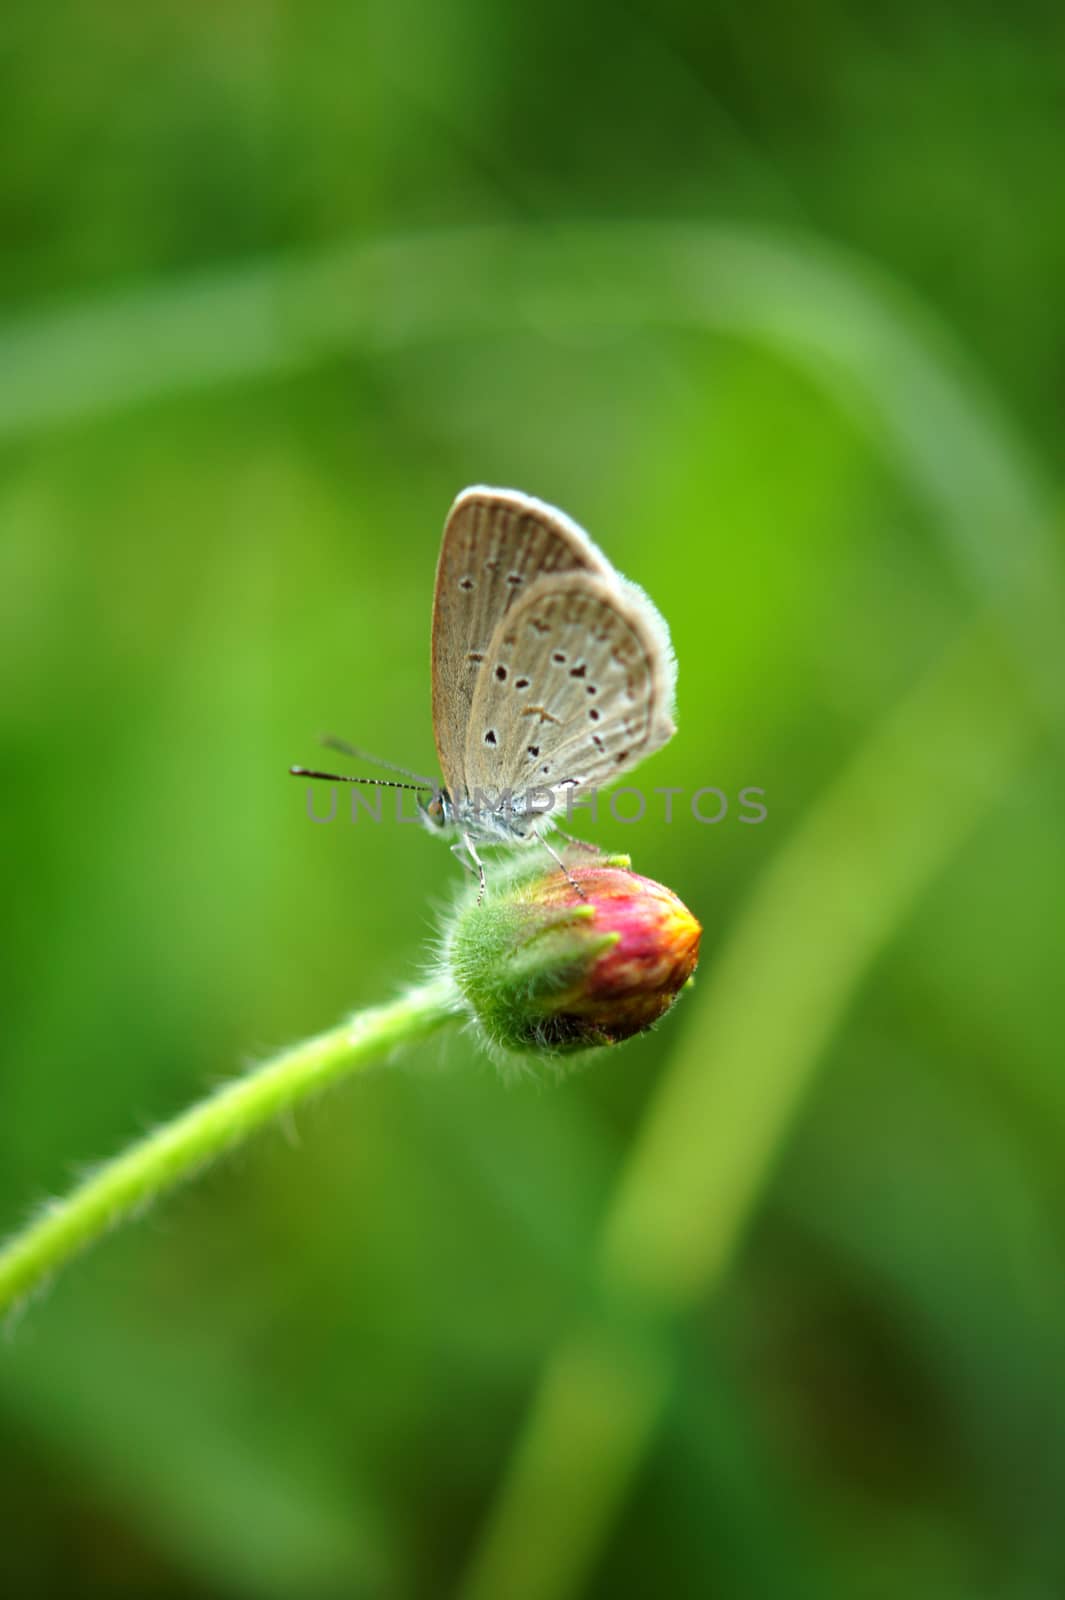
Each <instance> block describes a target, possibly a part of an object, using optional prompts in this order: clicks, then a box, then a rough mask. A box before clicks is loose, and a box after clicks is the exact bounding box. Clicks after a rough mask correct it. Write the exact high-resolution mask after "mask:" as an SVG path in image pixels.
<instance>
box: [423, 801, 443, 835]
mask: <svg viewBox="0 0 1065 1600" xmlns="http://www.w3.org/2000/svg"><path fill="white" fill-rule="evenodd" d="M425 815H426V816H427V817H428V818H429V821H430V822H435V824H436V826H437V827H438V828H442V827H443V826H444V821H445V818H444V802H443V801H442V800H441V799H440V797H439V795H436V796H434V798H433V799H432V800H430V801H429V802H428V804H427V805H426V807H425Z"/></svg>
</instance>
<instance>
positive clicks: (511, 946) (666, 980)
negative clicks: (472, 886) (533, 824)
mask: <svg viewBox="0 0 1065 1600" xmlns="http://www.w3.org/2000/svg"><path fill="white" fill-rule="evenodd" d="M495 876H496V874H493V877H495ZM571 878H572V879H573V880H575V881H576V883H577V884H579V886H580V891H579V892H578V889H576V888H575V887H574V882H573V881H571ZM489 881H490V883H491V881H492V880H491V879H490V880H489ZM701 933H702V929H701V928H700V926H699V924H698V923H697V922H696V920H695V918H694V917H693V916H692V914H691V912H690V911H689V910H688V909H687V907H686V906H684V905H683V903H682V902H681V901H680V900H678V899H677V896H676V895H675V894H673V892H672V891H671V890H670V889H665V888H663V886H662V885H661V884H660V883H654V882H653V881H652V880H651V879H650V878H643V877H641V876H640V875H639V873H636V872H633V871H632V870H631V869H630V867H629V864H628V858H627V857H601V858H600V859H599V860H597V861H596V862H594V863H593V864H591V865H581V866H572V867H571V869H570V876H567V875H566V873H564V872H551V873H548V874H544V873H542V872H540V871H535V872H533V873H530V872H529V871H528V870H527V869H526V870H525V871H520V870H517V871H512V872H511V874H510V875H508V876H507V877H506V878H505V879H504V880H503V883H502V886H501V887H500V888H498V889H496V888H494V887H493V888H492V889H491V890H490V893H489V896H488V898H487V899H486V900H485V902H484V903H483V904H482V905H475V904H473V903H467V904H466V905H465V906H464V907H462V908H461V909H460V910H459V912H458V915H457V917H456V919H455V922H454V923H453V925H452V927H451V929H450V931H449V934H448V938H447V958H448V961H449V964H450V966H451V968H452V971H453V973H454V976H455V979H456V982H457V983H458V986H459V989H460V990H461V992H462V994H463V996H464V998H465V999H466V1001H467V1003H468V1004H469V1005H470V1007H471V1009H472V1011H473V1012H474V1014H475V1016H476V1017H477V1019H478V1021H479V1022H480V1024H481V1026H482V1028H483V1029H484V1032H485V1034H486V1035H487V1037H488V1039H489V1041H490V1042H491V1043H492V1044H495V1045H497V1046H502V1047H503V1048H504V1049H507V1050H518V1051H537V1052H540V1053H545V1054H564V1053H567V1052H570V1051H574V1050H587V1049H589V1048H591V1047H593V1046H596V1045H605V1044H617V1043H619V1042H620V1041H621V1040H623V1039H628V1038H631V1036H632V1035H633V1034H635V1033H641V1032H643V1030H644V1029H646V1028H649V1027H651V1026H652V1025H653V1024H654V1023H655V1022H657V1021H658V1019H659V1018H660V1017H661V1016H663V1015H664V1014H665V1012H666V1011H668V1010H669V1008H670V1006H671V1005H672V1004H673V1002H674V1000H675V999H676V997H677V995H678V994H679V992H680V990H681V989H682V988H683V987H684V985H685V984H686V983H687V982H688V980H689V978H690V977H691V975H692V973H693V972H694V970H695V964H696V961H697V960H698V956H699V939H700V936H701Z"/></svg>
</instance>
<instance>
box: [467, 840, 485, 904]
mask: <svg viewBox="0 0 1065 1600" xmlns="http://www.w3.org/2000/svg"><path fill="white" fill-rule="evenodd" d="M462 845H463V848H464V849H465V851H466V855H467V856H468V858H469V861H470V862H471V863H472V865H471V866H470V868H469V870H470V871H471V872H473V871H476V873H477V876H478V878H479V879H480V882H481V886H480V888H479V889H478V891H477V904H478V905H480V903H481V901H482V900H483V899H484V892H485V890H486V889H487V888H488V879H487V878H486V877H485V873H484V862H483V861H482V860H481V858H480V856H479V855H478V854H477V850H476V847H475V845H474V842H473V840H472V839H471V838H470V836H469V834H468V833H464V834H463V835H462ZM465 864H466V863H464V865H465Z"/></svg>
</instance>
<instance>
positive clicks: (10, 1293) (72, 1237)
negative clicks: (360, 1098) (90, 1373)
mask: <svg viewBox="0 0 1065 1600" xmlns="http://www.w3.org/2000/svg"><path fill="white" fill-rule="evenodd" d="M459 1006H460V1002H459V999H458V995H457V993H456V990H455V987H454V985H453V983H452V982H451V980H450V979H449V978H439V979H435V980H434V981H432V982H430V983H426V984H423V985H421V986H420V987H419V988H416V989H410V990H408V991H407V993H406V994H404V995H402V996H401V997H400V998H399V999H398V1000H395V1001H392V1002H391V1003H390V1004H388V1005H383V1006H375V1007H373V1008H372V1009H370V1010H368V1011H362V1012H359V1013H358V1014H357V1015H356V1016H354V1017H351V1018H349V1019H348V1020H347V1021H346V1022H344V1023H342V1024H341V1026H340V1027H338V1028H333V1029H331V1030H330V1031H329V1032H328V1033H321V1034H318V1035H317V1036H316V1037H315V1038H313V1039H306V1040H304V1041H303V1043H302V1044H297V1045H294V1046H293V1047H292V1048H291V1049H289V1050H285V1051H283V1052H282V1053H281V1055H279V1056H275V1057H274V1059H273V1060H271V1061H265V1062H263V1063H262V1065H261V1066H258V1067H255V1068H253V1069H252V1070H251V1071H250V1072H248V1073H246V1074H245V1075H244V1076H243V1077H240V1078H236V1079H234V1080H233V1082H231V1083H227V1084H226V1085H225V1086H224V1087H223V1088H221V1089H219V1090H218V1091H217V1092H216V1093H214V1094H211V1095H209V1096H208V1097H207V1098H206V1099H204V1100H201V1101H199V1102H198V1103H197V1104H196V1105H193V1106H190V1108H189V1109H188V1110H187V1111H183V1112H181V1114H180V1115H179V1116H177V1117H175V1118H174V1119H173V1121H171V1122H167V1123H164V1124H163V1125H162V1126H161V1127H159V1128H156V1129H155V1130H154V1131H153V1132H152V1133H149V1134H147V1135H146V1136H145V1137H144V1138H143V1139H140V1140H138V1141H137V1143H136V1144H134V1145H131V1146H130V1148H129V1149H128V1150H125V1151H123V1152H122V1153H121V1154H120V1155H117V1156H114V1157H113V1158H112V1159H111V1160H110V1161H107V1162H105V1163H104V1165H103V1166H101V1167H100V1168H98V1170H97V1171H96V1172H94V1173H93V1174H92V1175H91V1176H90V1177H88V1178H86V1179H85V1181H84V1182H83V1183H81V1184H80V1185H79V1186H78V1188H76V1189H75V1190H74V1191H73V1193H72V1194H69V1195H67V1196H66V1198H65V1199H62V1200H55V1201H51V1202H49V1203H48V1205H47V1206H46V1207H45V1208H44V1210H43V1211H42V1212H41V1214H40V1215H39V1216H37V1217H36V1218H34V1220H33V1221H31V1222H29V1223H27V1225H26V1226H25V1227H24V1228H23V1229H22V1230H21V1231H20V1232H19V1233H16V1234H15V1235H14V1237H13V1238H11V1239H10V1240H9V1241H8V1243H7V1244H6V1245H5V1246H4V1248H3V1249H2V1250H0V1312H2V1311H4V1310H6V1309H7V1308H8V1307H10V1306H11V1305H13V1304H14V1303H15V1302H16V1301H18V1300H20V1299H21V1298H22V1297H23V1296H24V1295H26V1294H27V1293H29V1291H30V1290H32V1289H34V1288H35V1287H37V1285H38V1284H40V1283H41V1282H43V1280H44V1279H46V1278H48V1277H50V1276H51V1274H52V1273H54V1272H55V1271H56V1270H57V1269H58V1268H59V1267H61V1266H63V1265H64V1264H65V1263H66V1262H67V1261H69V1260H70V1259H71V1257H72V1256H74V1255H75V1254H77V1252H78V1251H79V1250H82V1249H84V1248H85V1246H86V1245H88V1244H91V1243H92V1242H93V1240H95V1239H98V1238H99V1237H100V1235H101V1234H102V1233H104V1232H105V1231H106V1230H107V1229H108V1228H109V1227H111V1226H113V1224H115V1223H116V1222H120V1221H122V1220H123V1219H124V1218H125V1217H128V1216H130V1215H131V1214H133V1213H134V1212H137V1211H140V1210H142V1209H144V1208H145V1207H147V1206H148V1205H150V1204H151V1202H152V1201H153V1200H156V1199H158V1197H159V1196H160V1195H162V1194H164V1193H165V1192H166V1191H167V1190H168V1189H172V1188H174V1187H176V1185H177V1184H179V1183H181V1182H182V1181H183V1180H184V1179H186V1178H189V1177H191V1176H192V1175H193V1174H194V1173H196V1172H198V1171H200V1170H201V1169H202V1168H203V1167H205V1166H206V1165H207V1163H208V1162H210V1161H213V1160H214V1158H215V1157H216V1156H219V1155H221V1154H223V1153H224V1152H225V1151H228V1150H231V1149H233V1148H234V1147H235V1146H236V1145H238V1144H240V1143H242V1142H243V1140H245V1139H247V1138H248V1137H249V1136H250V1135H251V1134H253V1133H255V1132H257V1131H258V1129H260V1128H262V1127H263V1126H264V1125H265V1124H266V1123H268V1122H270V1121H271V1120H272V1119H273V1118H274V1117H276V1116H278V1115H279V1113H281V1112H283V1111H288V1110H290V1109H291V1108H292V1107H293V1106H296V1105H299V1104H300V1103H301V1102H302V1101H305V1100H308V1099H309V1098H310V1097H311V1096H312V1095H315V1094H317V1093H318V1092H319V1091H320V1090H322V1089H325V1088H328V1087H329V1086H330V1085H332V1084H334V1083H336V1082H338V1081H339V1080H340V1079H341V1078H343V1077H345V1076H346V1075H347V1074H348V1073H351V1072H354V1071H356V1070H357V1069H358V1068H360V1067H364V1066H367V1065H369V1064H371V1063H372V1062H375V1061H380V1060H382V1059H383V1058H385V1057H386V1056H387V1055H388V1054H389V1053H390V1052H391V1051H393V1050H395V1049H396V1048H397V1047H398V1046H400V1045H410V1044H415V1043H417V1042H418V1041H419V1040H421V1039H424V1038H426V1037H428V1035H429V1034H431V1033H435V1032H436V1030H437V1029H439V1028H441V1027H443V1026H444V1025H445V1023H447V1022H448V1021H450V1020H452V1019H453V1018H455V1017H457V1016H458V1014H459Z"/></svg>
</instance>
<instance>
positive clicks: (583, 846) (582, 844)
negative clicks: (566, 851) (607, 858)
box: [555, 822, 603, 856]
mask: <svg viewBox="0 0 1065 1600" xmlns="http://www.w3.org/2000/svg"><path fill="white" fill-rule="evenodd" d="M555 832H556V833H557V834H558V835H559V836H560V837H561V838H563V839H565V841H566V843H567V844H575V845H576V846H577V849H578V850H587V852H588V854H589V855H591V856H598V855H602V853H603V852H602V851H601V850H600V848H599V846H598V845H597V844H592V842H591V841H590V840H589V839H578V838H577V837H576V836H575V835H574V834H572V833H567V832H566V830H565V828H560V827H559V825H558V823H557V822H556V823H555Z"/></svg>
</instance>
